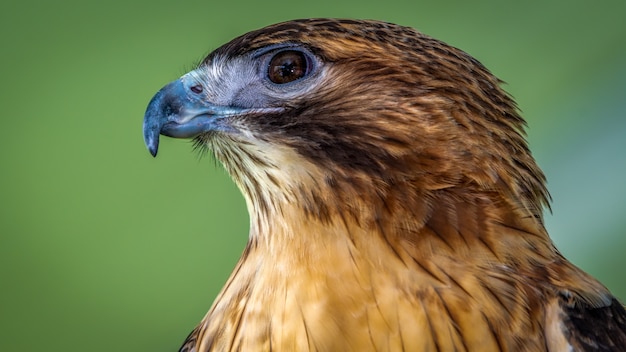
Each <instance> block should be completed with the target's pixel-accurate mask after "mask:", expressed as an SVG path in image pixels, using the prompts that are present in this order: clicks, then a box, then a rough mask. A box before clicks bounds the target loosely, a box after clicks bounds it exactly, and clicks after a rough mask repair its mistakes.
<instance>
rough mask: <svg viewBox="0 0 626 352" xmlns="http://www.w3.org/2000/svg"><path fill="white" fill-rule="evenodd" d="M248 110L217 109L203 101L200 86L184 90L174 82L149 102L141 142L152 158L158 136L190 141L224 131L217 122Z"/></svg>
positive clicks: (154, 154)
mask: <svg viewBox="0 0 626 352" xmlns="http://www.w3.org/2000/svg"><path fill="white" fill-rule="evenodd" d="M247 111H250V109H241V108H232V107H226V106H216V105H213V104H211V103H209V102H207V101H206V98H205V96H204V94H203V92H202V88H201V86H199V85H196V86H187V84H185V81H184V80H183V79H182V78H181V79H177V80H176V81H174V82H171V83H170V84H168V85H166V86H165V87H163V88H162V89H161V90H160V91H159V92H158V93H157V94H156V95H155V96H154V97H153V98H152V100H151V101H150V104H148V108H147V109H146V114H145V116H144V120H143V139H144V142H145V143H146V146H147V147H148V150H149V151H150V154H152V156H156V155H157V151H158V149H159V135H161V134H162V135H164V136H168V137H175V138H193V137H195V136H198V135H199V134H201V133H204V132H208V131H215V130H220V129H223V127H220V123H219V120H220V119H221V118H223V117H227V116H234V115H238V114H242V113H245V112H247Z"/></svg>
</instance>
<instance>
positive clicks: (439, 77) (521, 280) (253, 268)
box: [144, 19, 626, 352]
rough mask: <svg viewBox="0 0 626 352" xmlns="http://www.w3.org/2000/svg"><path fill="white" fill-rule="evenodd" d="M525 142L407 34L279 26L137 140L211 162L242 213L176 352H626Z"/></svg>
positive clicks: (499, 112)
mask: <svg viewBox="0 0 626 352" xmlns="http://www.w3.org/2000/svg"><path fill="white" fill-rule="evenodd" d="M277 82H278V83H277ZM197 111H201V112H197ZM523 128H524V120H523V119H522V118H521V116H520V115H519V113H518V111H517V109H516V106H515V103H514V101H513V100H512V98H511V97H510V96H509V95H508V94H507V93H506V92H504V91H503V90H502V88H500V82H499V80H498V79H497V78H495V77H494V76H493V75H492V74H491V73H490V72H489V71H488V70H487V69H486V68H485V67H483V66H482V65H481V64H480V63H479V62H478V61H477V60H475V59H474V58H472V57H471V56H469V55H468V54H466V53H464V52H462V51H461V50H459V49H456V48H453V47H451V46H448V45H447V44H445V43H443V42H440V41H437V40H435V39H432V38H430V37H428V36H426V35H423V34H421V33H419V32H417V31H415V30H413V29H411V28H408V27H401V26H397V25H393V24H389V23H383V22H376V21H356V20H334V19H310V20H299V21H290V22H285V23H280V24H276V25H273V26H269V27H266V28H263V29H260V30H257V31H253V32H250V33H247V34H245V35H243V36H241V37H238V38H236V39H234V40H233V41H231V42H230V43H228V44H226V45H224V46H222V47H221V48H219V49H217V50H215V51H214V52H213V53H211V54H210V55H209V56H208V57H207V58H206V59H205V60H203V62H202V63H201V64H200V65H199V67H198V68H197V69H195V70H193V71H192V72H190V73H189V74H187V75H185V76H183V77H182V78H181V79H180V80H178V81H175V82H173V83H172V84H170V85H168V86H166V87H165V88H163V90H162V91H161V92H159V93H158V94H157V96H155V98H154V99H153V101H152V102H151V104H150V106H149V107H148V111H147V112H146V118H145V122H144V135H145V138H146V143H147V144H148V146H149V148H150V150H151V152H152V153H153V154H156V150H157V149H156V148H157V147H158V135H159V133H161V134H165V135H171V136H175V137H194V138H195V143H196V146H198V147H199V148H201V149H207V150H210V151H211V152H212V153H214V154H215V156H216V158H217V159H218V160H220V161H221V162H222V163H223V165H224V166H225V168H226V169H227V170H228V172H229V173H230V175H231V176H232V177H233V179H234V181H235V182H236V183H237V185H238V186H239V188H240V189H241V190H242V193H243V194H244V197H245V199H246V202H247V206H248V210H249V212H250V220H251V224H250V226H251V229H250V238H249V242H248V244H247V246H246V248H245V250H244V252H243V254H242V257H241V259H240V261H239V262H238V264H237V266H236V268H235V270H234V271H233V273H232V275H231V277H230V278H229V280H228V282H227V284H226V286H225V287H224V288H223V290H222V291H221V293H220V294H219V295H218V297H217V298H216V300H215V302H214V304H213V306H212V307H211V309H210V311H209V312H208V313H207V315H206V316H205V318H204V319H203V320H202V322H201V323H200V325H198V327H196V329H195V330H194V331H193V332H192V333H191V334H190V335H189V337H188V339H187V341H186V343H185V344H184V345H183V347H182V348H181V351H188V352H191V351H195V352H203V351H210V350H215V351H223V350H276V351H278V350H287V351H292V350H301V351H306V350H311V351H349V350H353V351H368V350H372V351H374V350H375V351H395V350H407V351H568V350H574V351H577V350H590V351H623V350H626V312H625V311H624V308H623V307H622V305H621V304H620V303H619V302H618V300H617V299H616V298H614V297H613V296H612V295H611V294H610V292H609V291H608V290H607V289H606V288H605V287H604V286H602V284H600V283H599V282H598V281H597V280H595V279H594V278H592V277H591V276H589V275H587V274H586V273H584V272H583V271H581V270H580V269H578V268H576V267H575V266H574V265H573V264H571V263H570V262H569V261H567V260H566V259H565V258H564V257H563V256H561V254H560V253H559V252H558V251H557V249H556V248H555V247H554V245H553V243H552V241H551V240H550V238H549V236H548V234H547V232H546V230H545V228H544V226H543V218H542V210H543V208H544V207H545V206H548V202H549V194H548V191H547V189H546V187H545V178H544V175H543V173H542V172H541V170H540V169H539V167H538V166H537V164H536V163H535V161H534V159H533V157H532V155H531V153H530V151H529V148H528V145H527V143H526V141H525V138H524V131H523Z"/></svg>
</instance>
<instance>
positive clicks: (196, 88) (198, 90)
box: [189, 84, 202, 94]
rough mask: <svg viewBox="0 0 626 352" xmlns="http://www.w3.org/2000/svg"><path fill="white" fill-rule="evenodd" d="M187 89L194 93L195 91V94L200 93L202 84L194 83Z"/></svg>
mask: <svg viewBox="0 0 626 352" xmlns="http://www.w3.org/2000/svg"><path fill="white" fill-rule="evenodd" d="M189 89H191V91H192V92H194V93H196V94H200V93H202V86H201V85H199V84H197V85H195V86H192V87H191V88H189Z"/></svg>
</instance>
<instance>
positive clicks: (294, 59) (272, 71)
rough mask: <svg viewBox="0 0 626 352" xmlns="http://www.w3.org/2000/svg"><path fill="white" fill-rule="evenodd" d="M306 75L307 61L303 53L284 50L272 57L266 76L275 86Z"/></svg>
mask: <svg viewBox="0 0 626 352" xmlns="http://www.w3.org/2000/svg"><path fill="white" fill-rule="evenodd" d="M307 73H308V65H307V59H306V57H305V56H304V53H302V52H300V51H296V50H285V51H281V52H279V53H277V54H276V55H274V57H273V58H272V60H270V63H269V67H268V72H267V76H268V78H269V79H270V81H272V82H274V83H276V84H285V83H289V82H293V81H295V80H298V79H300V78H302V77H304V76H305V75H306V74H307Z"/></svg>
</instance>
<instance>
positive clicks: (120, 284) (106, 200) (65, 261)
mask: <svg viewBox="0 0 626 352" xmlns="http://www.w3.org/2000/svg"><path fill="white" fill-rule="evenodd" d="M320 16H330V17H350V18H376V19H381V20H386V21H391V22H395V23H399V24H403V25H408V26H413V27H416V28H418V29H420V30H421V31H423V32H425V33H428V34H430V35H432V36H434V37H437V38H439V39H442V40H444V41H446V42H448V43H450V44H452V45H454V46H457V47H460V48H462V49H464V50H465V51H467V52H469V53H470V54H472V55H473V56H475V57H477V58H478V59H479V60H481V61H482V62H483V63H484V64H485V65H486V66H487V67H489V68H490V69H491V70H492V71H493V72H494V73H495V74H496V75H498V76H499V77H500V78H501V79H503V80H505V81H506V82H507V83H508V84H507V86H506V88H507V90H508V91H510V92H511V93H512V94H513V95H514V96H515V97H516V98H517V100H518V102H519V105H520V107H521V109H522V110H523V113H524V116H525V117H526V119H527V120H528V122H529V126H530V128H529V139H530V142H531V147H532V149H533V151H534V155H535V156H536V157H537V159H538V161H539V164H540V165H541V166H542V167H543V169H544V170H545V172H546V174H547V176H548V180H549V188H550V190H551V192H552V195H553V198H554V202H553V209H554V213H553V215H550V214H547V225H548V228H549V230H550V231H551V234H552V236H553V238H554V240H555V242H556V243H557V245H558V247H559V248H560V249H561V250H562V252H563V253H564V254H565V255H566V256H567V257H568V258H570V259H571V260H572V261H573V262H574V263H576V264H577V265H579V266H581V267H583V268H584V269H585V270H587V271H589V272H590V273H592V274H593V275H595V276H597V277H598V278H600V279H601V280H602V281H603V282H604V283H605V284H606V285H607V286H608V287H609V288H611V289H612V290H613V291H614V292H615V294H616V295H617V296H619V297H621V298H622V299H626V282H625V280H624V269H625V268H626V254H625V253H624V249H625V248H626V238H625V236H624V234H625V233H624V228H626V226H625V225H626V216H624V215H625V212H624V211H625V209H626V201H625V199H626V182H625V180H626V156H625V153H626V99H625V98H626V96H625V95H626V94H625V92H626V61H625V59H624V58H625V57H626V22H625V21H624V18H625V17H626V1H623V0H619V1H612V2H609V1H604V2H599V3H598V2H596V3H594V4H593V5H592V4H591V2H585V1H527V2H517V1H516V2H513V1H491V2H487V1H483V2H473V3H470V2H467V1H448V2H437V3H435V2H422V3H420V2H418V1H412V2H410V1H384V2H383V1H380V2H367V1H352V2H338V1H327V0H322V1H317V2H310V1H309V2H298V1H294V2H285V1H275V0H266V1H263V2H253V1H248V2H243V1H221V2H210V1H178V2H174V1H157V0H152V1H145V0H144V1H135V2H132V1H126V0H125V1H119V0H115V1H108V2H91V1H84V0H81V1H70V0H63V1H56V2H52V1H49V2H44V1H39V2H37V1H35V2H28V1H19V2H18V1H15V0H4V1H3V2H2V4H1V5H0V40H1V41H0V44H1V46H0V50H1V60H2V61H1V65H0V70H1V75H0V78H1V80H2V81H1V84H0V99H1V100H0V101H1V103H2V106H1V108H0V111H1V123H2V124H1V126H2V127H1V129H0V167H1V169H0V170H1V173H0V175H1V178H0V275H1V276H0V285H1V287H0V351H17V350H19V351H38V350H44V349H45V350H46V351H175V350H176V349H177V348H178V347H179V345H180V344H181V342H182V341H183V339H184V338H185V336H186V334H187V333H188V332H189V331H190V330H191V329H192V328H193V327H194V326H195V324H196V323H197V322H198V321H199V320H200V319H201V318H202V316H203V315H204V313H205V312H206V310H207V309H208V308H209V306H210V304H211V302H212V300H213V298H214V297H215V295H216V293H217V292H218V290H219V289H220V288H221V286H222V284H223V283H224V281H225V280H226V278H227V276H228V274H229V273H230V271H231V269H232V267H233V265H234V264H235V262H236V260H237V258H238V256H239V254H240V252H241V250H242V249H243V246H244V244H245V241H246V238H247V231H248V218H247V213H246V210H245V205H244V202H243V198H242V197H241V195H240V194H239V192H238V190H237V189H236V188H235V186H234V185H233V184H232V183H231V181H230V180H229V178H228V176H227V175H226V174H225V172H224V171H223V169H222V168H221V167H216V166H215V163H214V162H213V161H212V160H211V159H210V158H198V156H197V154H195V153H193V152H192V150H191V146H190V143H189V142H187V141H181V140H172V139H164V140H162V145H161V150H160V153H159V157H158V158H157V159H156V160H155V159H153V158H152V157H151V156H150V155H149V154H148V152H147V151H146V149H145V147H144V145H143V141H142V134H141V123H142V118H143V113H144V109H145V107H146V105H147V103H148V101H149V99H150V98H151V97H152V95H153V94H154V93H155V92H156V91H157V90H158V89H159V88H160V87H161V86H162V85H164V84H165V83H167V82H169V81H170V80H172V79H174V78H176V77H178V76H179V75H181V74H183V73H185V72H186V71H187V70H188V69H190V68H192V67H193V64H194V63H195V62H197V61H198V60H199V59H201V58H202V57H203V56H204V55H205V54H206V53H208V52H209V51H210V50H212V49H215V48H216V47H218V46H219V45H220V44H222V43H224V42H226V41H228V40H230V39H231V38H233V37H234V36H236V35H239V34H242V33H244V32H247V31H249V30H252V29H255V28H259V27H262V26H265V25H268V24H271V23H274V22H278V21H283V20H288V19H292V18H302V17H320Z"/></svg>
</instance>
